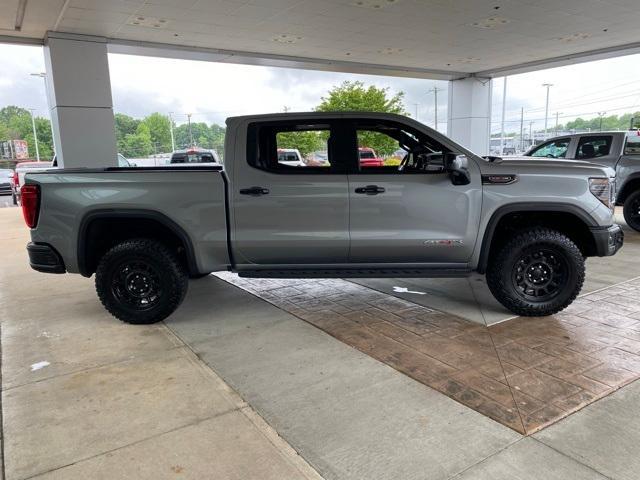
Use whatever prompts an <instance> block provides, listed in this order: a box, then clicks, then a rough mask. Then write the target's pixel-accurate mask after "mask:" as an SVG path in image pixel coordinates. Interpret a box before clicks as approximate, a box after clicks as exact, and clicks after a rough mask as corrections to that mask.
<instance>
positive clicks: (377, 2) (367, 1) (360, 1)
mask: <svg viewBox="0 0 640 480" xmlns="http://www.w3.org/2000/svg"><path fill="white" fill-rule="evenodd" d="M399 1H400V0H355V1H354V2H351V5H353V6H354V7H362V8H372V9H374V10H380V9H382V8H385V7H388V6H390V5H394V4H396V3H398V2H399Z"/></svg>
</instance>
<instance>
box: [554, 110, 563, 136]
mask: <svg viewBox="0 0 640 480" xmlns="http://www.w3.org/2000/svg"><path fill="white" fill-rule="evenodd" d="M561 113H562V112H556V130H555V133H554V136H555V137H557V136H558V118H559V116H560V114H561Z"/></svg>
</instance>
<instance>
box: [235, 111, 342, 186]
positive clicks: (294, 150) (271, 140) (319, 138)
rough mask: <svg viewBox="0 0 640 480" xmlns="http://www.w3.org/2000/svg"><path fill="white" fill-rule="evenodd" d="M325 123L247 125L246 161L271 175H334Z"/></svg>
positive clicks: (330, 129)
mask: <svg viewBox="0 0 640 480" xmlns="http://www.w3.org/2000/svg"><path fill="white" fill-rule="evenodd" d="M331 132H332V126H331V125H329V124H296V123H291V122H281V123H265V124H260V123H255V124H252V125H250V126H249V131H248V137H247V162H248V163H249V165H251V166H252V167H255V168H259V169H261V170H266V171H269V172H273V173H283V174H291V173H294V174H295V173H305V174H306V173H335V168H333V167H334V165H333V164H332V155H331V154H330V151H331V146H330V145H331V137H332V135H331Z"/></svg>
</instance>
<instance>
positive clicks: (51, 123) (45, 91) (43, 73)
mask: <svg viewBox="0 0 640 480" xmlns="http://www.w3.org/2000/svg"><path fill="white" fill-rule="evenodd" d="M29 75H31V76H32V77H40V78H41V79H42V80H44V94H45V96H46V97H47V103H49V87H48V86H47V74H46V73H45V72H38V73H30V74H29ZM49 128H50V129H51V145H52V146H53V147H54V149H55V142H54V141H53V122H52V121H49ZM54 153H55V152H54Z"/></svg>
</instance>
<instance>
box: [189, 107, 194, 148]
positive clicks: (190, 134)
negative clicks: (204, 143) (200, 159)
mask: <svg viewBox="0 0 640 480" xmlns="http://www.w3.org/2000/svg"><path fill="white" fill-rule="evenodd" d="M191 115H192V114H191V113H187V122H189V141H190V142H191V146H192V147H193V146H194V145H193V132H192V131H191Z"/></svg>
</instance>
